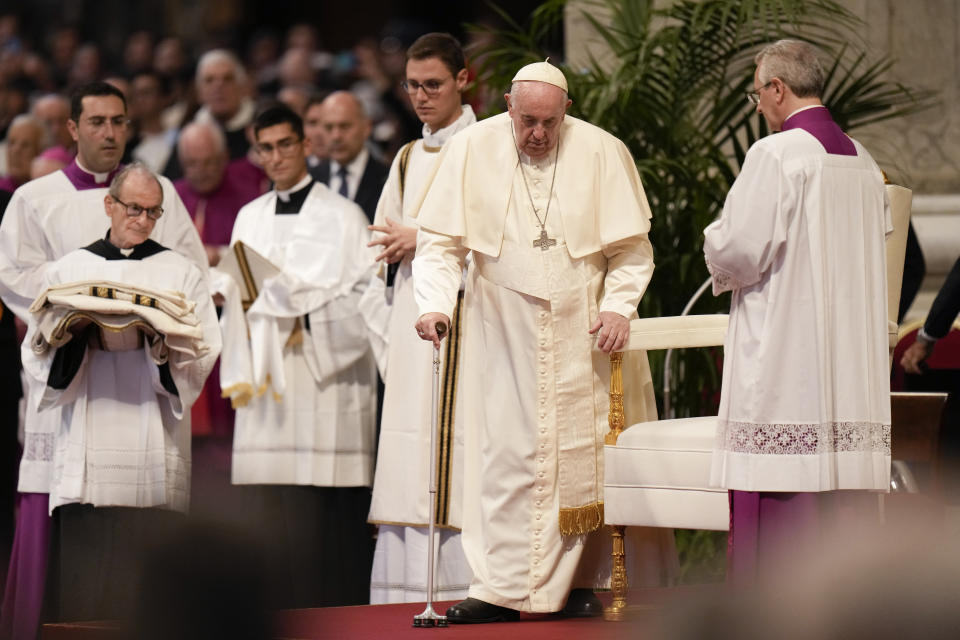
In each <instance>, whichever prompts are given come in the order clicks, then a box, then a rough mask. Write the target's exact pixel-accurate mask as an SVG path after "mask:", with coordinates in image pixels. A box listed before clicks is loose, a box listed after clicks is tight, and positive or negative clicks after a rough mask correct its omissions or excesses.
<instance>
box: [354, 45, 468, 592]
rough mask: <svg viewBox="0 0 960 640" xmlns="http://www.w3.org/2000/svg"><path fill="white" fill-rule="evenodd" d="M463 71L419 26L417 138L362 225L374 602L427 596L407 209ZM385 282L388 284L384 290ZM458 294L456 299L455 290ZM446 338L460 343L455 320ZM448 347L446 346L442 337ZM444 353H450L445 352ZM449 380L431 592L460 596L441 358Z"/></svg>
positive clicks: (425, 370)
mask: <svg viewBox="0 0 960 640" xmlns="http://www.w3.org/2000/svg"><path fill="white" fill-rule="evenodd" d="M466 84H467V69H466V61H465V59H464V55H463V51H462V50H461V48H460V43H459V42H457V40H456V39H454V38H453V37H452V36H450V35H449V34H445V33H428V34H426V35H424V36H422V37H421V38H420V39H418V40H417V41H416V42H414V43H413V45H412V46H411V47H410V49H408V50H407V63H406V79H405V80H404V84H403V86H404V88H405V89H406V90H407V93H408V94H409V96H410V102H411V104H412V105H413V108H414V110H415V111H416V112H417V116H418V117H419V118H420V120H421V121H422V122H423V137H422V138H420V139H418V140H414V141H413V142H410V143H409V144H407V145H406V146H405V147H403V148H402V149H401V150H400V152H399V153H398V154H397V157H396V159H395V160H394V162H393V166H392V167H391V168H390V176H389V178H388V179H387V184H386V186H385V187H384V189H383V195H382V196H381V197H380V203H379V205H378V207H377V218H376V223H375V224H374V226H372V227H370V228H371V229H373V230H374V231H375V232H376V233H375V236H374V238H375V239H374V241H373V242H372V244H373V245H375V246H379V247H380V255H378V256H377V260H380V261H382V266H381V268H380V274H379V276H378V277H377V279H375V280H374V281H373V282H372V284H371V288H370V290H369V291H368V295H370V296H375V295H378V296H380V298H381V300H389V301H390V312H389V314H380V315H379V316H378V317H374V318H370V319H369V321H370V323H371V326H374V327H378V328H377V329H375V330H374V331H373V333H377V334H379V335H382V336H384V342H385V344H386V345H388V349H389V352H388V353H387V354H386V362H387V368H386V371H385V373H384V378H385V383H386V384H385V387H386V391H385V394H384V405H383V419H382V422H381V428H380V446H379V455H378V456H377V473H376V479H375V481H374V488H373V503H372V506H371V509H370V521H371V522H374V523H376V524H379V525H380V532H379V534H378V536H377V551H376V554H375V555H374V568H373V576H372V578H371V588H370V598H371V602H374V603H385V602H405V601H423V600H424V599H425V598H426V567H427V557H426V549H427V544H426V536H427V526H428V523H429V513H428V511H427V510H428V505H429V502H428V500H427V495H428V494H427V488H428V486H429V484H428V477H427V475H428V470H429V467H430V428H431V419H430V411H431V397H430V384H429V382H430V368H431V362H432V361H433V348H432V347H431V346H430V345H428V344H424V343H423V342H422V341H421V340H419V339H417V336H416V334H415V333H414V332H413V330H412V327H413V323H414V322H416V319H417V310H416V305H415V304H414V300H413V278H412V274H411V269H410V264H411V261H412V260H413V254H414V250H415V249H416V239H417V222H416V220H414V219H413V217H412V215H411V214H412V212H413V210H414V206H415V204H416V202H417V200H418V198H419V196H420V195H421V192H422V190H423V187H424V185H425V184H426V182H427V179H428V177H429V176H430V174H431V172H432V171H433V169H434V167H435V166H436V163H437V160H438V158H439V156H440V153H439V152H440V149H441V148H442V147H443V145H444V144H445V143H446V142H447V141H448V140H449V139H450V138H451V137H452V136H453V135H454V134H456V133H457V132H459V131H461V130H463V129H465V128H467V127H468V126H470V125H471V124H473V123H474V122H476V117H475V116H474V114H473V110H472V109H471V108H470V106H469V105H464V104H461V102H462V95H463V91H464V88H465V87H466ZM384 285H387V286H386V288H385V286H384ZM461 300H462V297H461ZM451 335H452V338H453V342H456V341H457V340H459V335H460V332H459V324H458V322H457V321H456V320H455V321H454V323H453V332H452V334H451ZM448 344H452V342H451V343H448ZM451 354H453V355H452V356H451ZM443 362H444V364H443V372H444V378H445V379H446V380H448V381H449V383H450V384H449V387H448V391H449V393H445V394H444V397H445V401H444V411H443V414H442V416H443V417H442V419H441V421H440V434H439V438H440V442H441V443H442V445H441V446H442V447H444V448H445V450H447V451H449V452H450V455H449V456H444V458H443V459H442V460H441V464H440V465H439V467H440V468H439V470H438V474H439V475H438V487H440V488H441V491H440V493H439V496H438V497H439V503H440V504H439V509H438V513H439V515H440V518H439V520H438V523H439V525H440V526H441V530H440V534H439V538H438V540H439V554H438V556H437V562H438V571H437V576H438V581H437V589H438V593H439V594H440V599H442V600H448V599H456V598H463V597H465V596H466V592H467V586H468V585H469V584H470V578H471V576H472V573H471V571H470V567H469V566H468V565H467V561H466V558H465V557H464V555H463V549H462V547H461V544H460V532H459V530H458V528H459V526H460V511H461V500H460V491H461V475H462V470H461V458H462V456H461V451H462V445H463V440H462V430H461V429H460V428H459V425H460V423H461V415H460V412H459V410H458V408H457V407H456V406H455V405H456V397H457V394H456V388H457V385H456V378H457V373H458V359H457V357H456V351H455V350H453V351H451V350H450V348H448V349H445V350H444V355H443Z"/></svg>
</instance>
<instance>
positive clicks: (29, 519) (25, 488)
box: [0, 82, 206, 633]
mask: <svg viewBox="0 0 960 640" xmlns="http://www.w3.org/2000/svg"><path fill="white" fill-rule="evenodd" d="M71 111H72V115H71V119H70V120H69V121H68V123H67V127H68V129H69V131H70V135H71V136H72V137H73V139H74V140H75V141H76V143H77V156H76V158H75V159H74V160H73V162H71V163H70V164H69V165H67V166H66V167H64V168H63V169H62V170H59V171H56V172H54V173H51V174H49V175H47V176H44V177H42V178H38V179H36V180H32V181H30V182H28V183H26V184H25V185H23V186H22V187H20V188H19V189H17V191H16V192H15V193H14V194H13V198H12V199H11V201H10V204H9V205H8V207H7V210H6V214H5V215H4V217H3V223H2V224H0V295H2V296H3V300H4V303H5V304H6V305H7V307H8V308H9V309H10V310H12V311H13V313H15V314H16V315H17V316H19V317H20V318H21V319H24V320H26V319H27V317H28V313H27V309H28V307H29V306H30V304H31V303H32V302H33V300H34V299H35V298H36V297H37V296H38V295H39V294H40V292H41V290H42V286H43V278H44V270H45V269H46V267H47V265H48V264H49V263H50V262H52V261H54V260H57V259H59V258H61V257H63V256H65V255H66V254H67V253H69V252H70V251H73V250H75V249H79V248H80V247H83V246H85V245H86V244H88V243H89V242H90V238H91V237H92V236H95V235H96V234H98V233H100V230H101V227H102V224H103V222H102V215H103V208H102V207H103V204H102V203H103V197H104V195H105V194H106V192H107V186H108V184H109V182H110V180H111V179H112V178H113V176H114V175H115V174H116V172H117V170H118V164H119V162H120V158H121V156H122V155H123V149H124V145H125V144H126V137H127V113H126V104H125V102H124V98H123V95H122V94H121V93H120V92H119V91H118V90H117V89H116V88H114V87H113V86H111V85H109V84H106V83H103V82H94V83H91V84H88V85H83V86H81V87H78V88H77V89H76V91H75V92H74V94H73V96H72V97H71ZM160 184H161V186H162V188H163V201H164V203H165V205H166V206H165V207H164V209H165V211H166V214H165V215H164V216H163V218H161V219H160V220H158V221H157V223H156V226H155V227H154V229H153V233H152V237H153V238H154V239H155V240H156V241H158V242H160V243H161V244H163V245H164V246H166V247H169V248H171V249H172V250H174V251H177V252H179V253H182V254H183V255H185V256H186V257H188V258H189V259H190V260H191V261H193V262H194V263H195V264H197V265H199V266H200V267H201V269H202V270H205V269H206V254H205V252H204V250H203V245H202V244H201V243H200V238H199V236H198V235H197V231H196V229H195V228H194V226H193V223H192V222H191V221H190V216H189V215H188V214H187V211H186V209H185V208H184V206H183V203H182V202H181V201H180V198H179V196H177V194H176V191H175V190H174V189H173V185H172V184H171V183H170V181H169V180H167V179H166V178H161V179H160ZM58 413H59V410H58V409H56V408H52V409H50V410H49V411H46V412H44V413H43V414H42V415H40V414H38V413H37V412H36V411H27V413H26V416H25V419H24V430H25V435H24V443H23V459H22V460H21V462H20V481H19V490H20V491H21V492H22V493H24V495H23V497H22V498H21V502H20V504H21V508H20V520H19V522H20V525H21V526H18V531H17V537H16V540H15V542H14V556H15V557H16V558H17V562H16V566H17V568H18V569H17V570H18V572H21V574H20V575H19V576H17V575H14V574H13V573H11V575H10V576H9V578H8V588H7V590H6V591H5V594H4V598H5V602H4V607H3V616H2V618H3V624H4V625H6V624H16V625H17V627H16V628H18V629H21V630H24V632H25V633H30V632H31V631H30V630H32V632H35V631H36V628H37V627H36V625H37V623H38V620H39V611H40V609H39V607H40V603H41V600H42V585H43V582H42V580H38V579H37V578H36V576H37V574H38V573H39V575H42V573H43V570H44V569H43V567H44V565H45V563H46V547H45V545H44V544H42V540H43V539H44V538H43V537H44V536H45V535H46V533H45V532H46V531H47V530H48V527H49V519H48V518H47V516H46V512H47V493H48V491H49V486H50V474H51V469H52V466H51V465H52V460H53V450H52V448H51V446H50V443H51V441H52V437H53V433H54V429H55V427H56V425H57V424H58V419H59V416H58V415H57V414H58ZM13 564H14V563H11V566H13ZM38 588H39V589H40V590H41V592H40V593H38V591H37V590H38ZM13 616H16V618H17V621H15V622H10V621H9V620H10V617H13ZM21 624H22V625H25V626H22V627H21V626H20V625H21Z"/></svg>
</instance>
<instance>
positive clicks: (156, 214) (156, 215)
mask: <svg viewBox="0 0 960 640" xmlns="http://www.w3.org/2000/svg"><path fill="white" fill-rule="evenodd" d="M111 197H112V198H113V199H114V201H115V202H116V203H117V204H120V205H123V206H124V207H125V208H126V210H127V217H128V218H139V217H140V214H141V213H145V214H147V217H148V218H150V219H151V220H159V219H160V216H162V215H163V207H161V206H160V205H157V206H155V207H150V208H149V209H148V208H146V207H141V206H140V205H138V204H137V203H136V202H131V203H129V204H127V203H126V202H123V201H122V200H120V198H118V197H116V196H111Z"/></svg>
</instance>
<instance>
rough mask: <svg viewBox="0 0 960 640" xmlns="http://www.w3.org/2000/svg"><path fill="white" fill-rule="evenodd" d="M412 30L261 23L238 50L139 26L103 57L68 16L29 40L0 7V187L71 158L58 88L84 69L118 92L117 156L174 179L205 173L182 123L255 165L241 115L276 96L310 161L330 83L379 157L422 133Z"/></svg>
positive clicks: (322, 148) (63, 95) (77, 81)
mask: <svg viewBox="0 0 960 640" xmlns="http://www.w3.org/2000/svg"><path fill="white" fill-rule="evenodd" d="M417 35H419V33H412V34H410V37H409V38H407V36H403V35H400V36H395V35H389V36H385V37H381V38H373V37H370V38H367V39H362V40H361V41H359V42H357V43H356V44H355V45H354V46H353V47H352V48H350V49H348V50H345V51H339V52H331V51H325V50H323V49H322V48H321V46H320V42H319V36H318V32H317V29H316V28H315V27H314V26H312V25H310V24H304V23H301V24H294V25H293V26H291V27H290V28H289V29H287V31H286V33H285V34H282V35H281V34H279V33H277V32H274V31H269V30H264V31H261V32H259V33H257V34H255V35H254V36H253V37H251V38H250V40H249V42H248V43H247V45H246V50H245V51H243V52H240V51H233V50H229V49H213V50H207V51H202V50H200V51H197V50H194V49H195V47H192V46H190V45H189V44H188V43H186V42H185V41H183V40H182V39H180V38H178V37H176V36H157V35H156V34H154V33H152V32H150V31H146V30H139V31H133V32H132V33H129V34H128V35H127V37H126V41H125V43H124V45H123V49H122V51H123V53H122V56H120V57H119V59H117V60H116V61H114V62H110V61H108V56H106V55H105V54H104V53H103V51H102V49H101V48H100V47H99V46H98V44H96V43H93V42H84V41H83V40H82V38H81V36H80V31H79V30H78V29H77V28H76V27H71V26H62V27H57V28H54V29H52V30H50V31H49V33H48V35H47V38H46V41H45V42H43V43H33V42H31V41H30V39H29V38H28V37H26V36H25V35H23V29H22V25H21V23H20V20H19V18H18V16H17V15H14V14H6V15H4V14H3V13H2V10H0V189H4V190H7V191H13V190H14V189H15V188H16V187H17V186H19V185H20V184H22V183H23V182H26V181H27V180H29V179H31V178H36V177H38V176H41V175H45V174H47V173H51V172H53V171H56V170H57V169H59V168H60V167H62V166H64V165H65V164H67V163H69V162H70V160H71V159H72V157H73V155H74V153H75V149H74V148H73V145H74V142H73V139H72V138H71V135H70V132H69V130H68V128H67V120H68V118H69V115H70V105H69V101H68V99H67V96H69V94H70V91H71V90H72V89H73V88H74V87H76V86H79V85H81V84H84V83H87V82H91V81H94V80H105V81H107V82H109V83H111V84H113V85H115V86H116V87H118V88H119V89H120V90H121V91H122V92H123V93H124V94H125V95H126V97H127V103H128V115H129V118H130V123H129V126H128V127H127V144H126V151H125V155H124V161H125V162H129V161H131V160H134V159H137V160H140V161H142V162H144V163H145V164H147V165H148V166H149V167H150V168H152V169H153V170H155V171H157V172H160V173H162V174H164V175H166V176H167V177H169V178H171V179H172V180H177V179H179V178H183V177H187V178H191V182H193V181H194V180H198V181H200V182H203V180H204V178H203V176H198V177H194V176H192V175H191V172H190V171H189V170H188V167H187V166H185V162H184V158H183V149H180V150H179V153H178V140H179V138H180V135H179V134H180V131H181V130H182V129H183V127H184V126H186V125H187V124H189V123H191V122H192V121H201V122H202V121H207V122H215V123H217V124H218V125H219V126H220V128H221V130H222V131H223V133H224V134H225V136H226V147H227V153H228V160H229V161H234V160H237V159H240V158H246V159H247V160H249V161H250V162H251V163H253V164H254V165H256V164H257V158H256V157H255V154H253V153H251V151H250V147H251V145H250V131H249V124H250V122H251V121H252V119H253V116H254V114H255V113H256V112H258V111H259V110H260V108H261V107H262V106H264V105H265V104H268V103H271V102H274V101H280V102H283V103H285V104H287V105H289V106H290V107H292V108H293V109H294V110H295V111H296V112H297V113H298V114H299V115H301V116H302V117H303V118H304V120H305V122H306V126H307V131H306V133H307V135H308V136H309V137H310V138H311V141H312V148H313V152H314V158H313V159H312V163H313V164H315V163H316V162H318V161H319V160H321V159H323V158H324V157H326V155H327V148H326V142H325V140H324V135H323V127H322V126H321V125H320V116H319V113H320V104H321V102H322V100H323V98H324V97H326V96H327V95H329V94H330V93H332V92H334V91H338V90H347V91H350V92H351V93H353V94H354V95H355V96H356V97H357V99H358V100H359V102H360V104H361V106H362V114H363V115H365V116H367V117H368V118H369V122H370V129H369V136H368V138H367V140H366V141H365V144H366V146H367V148H368V150H369V152H370V153H371V155H373V157H375V158H377V159H380V160H384V161H387V162H389V160H390V159H391V158H392V157H393V155H394V153H395V152H396V150H397V149H398V148H399V147H400V146H401V145H402V144H403V143H405V142H406V141H408V140H411V139H414V138H417V137H419V136H420V128H421V126H422V125H421V123H420V121H419V120H418V119H417V117H416V114H415V113H414V112H413V110H412V108H411V106H410V101H409V100H408V99H407V97H406V94H405V92H404V91H403V89H402V88H401V87H400V82H401V80H402V75H403V66H404V51H405V50H406V47H407V46H408V45H409V44H410V42H407V41H405V39H411V40H412V38H415V37H416V36H417ZM474 106H475V107H476V106H478V105H474ZM188 155H189V152H188ZM208 181H209V177H208ZM200 186H204V185H200ZM207 186H209V185H207Z"/></svg>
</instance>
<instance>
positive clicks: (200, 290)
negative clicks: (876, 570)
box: [168, 264, 223, 410]
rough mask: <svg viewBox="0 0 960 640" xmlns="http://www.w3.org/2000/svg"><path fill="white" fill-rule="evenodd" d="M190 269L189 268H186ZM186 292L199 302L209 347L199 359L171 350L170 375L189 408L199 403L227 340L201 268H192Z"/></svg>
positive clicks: (201, 319)
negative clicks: (223, 334)
mask: <svg viewBox="0 0 960 640" xmlns="http://www.w3.org/2000/svg"><path fill="white" fill-rule="evenodd" d="M184 266H188V265H184ZM182 290H183V293H184V294H185V296H186V298H187V299H188V300H191V301H193V302H196V303H197V306H196V307H195V308H194V314H196V316H197V319H198V320H199V321H200V325H201V326H202V327H203V346H204V347H206V349H205V350H204V351H202V352H201V353H200V354H199V356H198V357H192V356H189V355H187V354H185V353H183V352H181V351H175V350H173V349H171V350H170V357H169V361H168V363H169V366H170V375H171V377H172V378H173V382H174V384H175V385H176V387H177V393H178V394H179V399H180V404H181V405H182V406H183V408H185V409H187V410H189V408H190V407H191V406H192V405H193V403H194V402H196V400H197V398H198V397H199V396H200V391H201V390H202V389H203V384H204V382H206V380H207V376H209V375H210V372H211V371H212V370H213V365H214V363H215V362H216V361H217V357H218V356H219V355H220V350H221V348H222V343H223V339H222V336H221V332H220V323H219V320H218V319H217V312H216V309H215V308H214V306H213V299H212V298H211V297H210V287H209V284H208V282H207V277H206V276H205V274H204V273H203V272H202V271H201V270H200V268H199V267H195V266H194V265H192V264H191V265H189V268H188V269H187V272H186V274H185V278H184V283H183V289H182Z"/></svg>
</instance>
